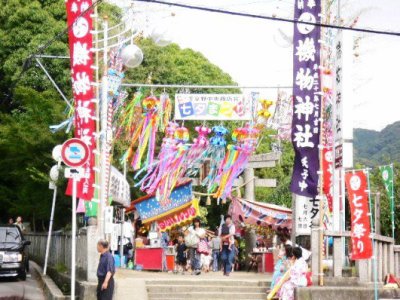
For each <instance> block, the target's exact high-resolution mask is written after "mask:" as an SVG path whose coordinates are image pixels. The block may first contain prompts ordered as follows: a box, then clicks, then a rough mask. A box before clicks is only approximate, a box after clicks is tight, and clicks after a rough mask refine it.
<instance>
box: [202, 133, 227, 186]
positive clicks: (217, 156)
mask: <svg viewBox="0 0 400 300" xmlns="http://www.w3.org/2000/svg"><path fill="white" fill-rule="evenodd" d="M212 131H213V133H214V136H213V137H212V138H211V139H210V145H209V146H208V148H207V150H206V151H205V157H207V158H210V159H211V160H210V172H209V173H208V175H207V177H206V178H204V180H203V182H202V185H203V186H207V190H208V191H209V192H210V191H212V190H213V188H214V186H215V178H216V177H217V175H218V170H219V168H220V166H221V163H222V162H223V160H224V158H225V147H226V140H225V135H226V134H227V133H228V129H226V128H225V127H224V126H222V125H220V126H214V127H213V128H212Z"/></svg>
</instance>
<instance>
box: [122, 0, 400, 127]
mask: <svg viewBox="0 0 400 300" xmlns="http://www.w3.org/2000/svg"><path fill="white" fill-rule="evenodd" d="M337 1H338V0H336V1H333V2H334V4H333V5H337ZM123 2H124V1H121V0H119V1H118V3H119V4H120V5H121V3H123ZM125 2H126V3H127V2H129V1H126V0H125ZM169 2H177V3H185V4H190V5H197V6H204V7H213V8H219V9H225V10H231V11H239V12H248V13H252V14H260V15H266V16H272V15H276V16H277V17H285V18H293V7H294V0H169ZM340 6H341V17H342V18H343V19H344V20H346V21H347V23H351V22H352V20H353V19H354V18H355V17H356V16H359V19H358V22H357V24H356V27H359V28H372V29H378V30H389V31H399V32H400V19H399V18H398V15H397V13H398V12H399V11H400V1H398V0H379V1H377V0H341V1H340ZM134 7H135V16H136V18H137V21H138V22H139V24H141V26H145V27H147V28H148V30H149V31H151V30H152V28H154V27H159V28H160V27H162V28H167V29H168V31H167V35H168V36H170V37H171V40H172V41H173V42H175V43H177V44H179V45H180V46H181V47H183V48H192V49H194V50H196V51H199V52H201V53H202V54H204V55H205V56H206V57H207V58H208V59H209V60H210V61H211V62H212V63H214V64H216V65H218V66H219V67H220V68H221V69H222V70H224V71H225V72H227V73H229V74H230V75H231V76H232V78H233V80H234V81H236V82H237V83H238V84H239V85H245V86H292V81H293V79H292V76H293V75H292V60H293V58H292V56H293V47H292V45H291V43H290V40H291V37H292V35H293V33H292V32H293V24H288V23H282V22H277V21H268V20H257V19H252V18H244V17H237V16H227V15H221V14H215V13H210V12H201V11H196V10H188V9H184V8H176V7H170V6H162V5H156V4H150V3H141V2H135V4H134ZM172 14H173V15H174V16H172ZM280 32H283V33H284V34H285V35H286V36H287V37H288V38H289V41H288V40H286V39H285V38H284V37H283V36H282V34H281V33H280ZM355 37H356V38H357V37H358V38H360V39H359V43H358V45H359V47H358V48H357V49H355V50H354V53H353V54H356V55H357V56H355V55H354V56H353V57H354V62H353V63H354V64H353V66H352V68H353V71H352V74H351V75H352V76H351V78H352V84H353V92H354V95H353V97H351V99H346V98H344V99H345V101H351V107H352V108H353V113H352V116H353V120H352V122H353V126H354V127H356V128H367V129H373V130H381V129H383V128H384V127H385V126H386V125H388V124H391V123H393V122H395V121H398V120H400V96H399V93H398V92H396V91H395V87H396V86H398V85H399V83H398V81H399V79H398V78H399V77H400V76H399V74H398V73H399V72H400V59H399V58H398V55H399V53H400V37H392V36H382V35H373V34H359V33H357V34H356V35H355ZM289 91H290V90H289ZM261 94H262V95H265V96H266V97H268V98H272V99H273V98H276V94H277V90H276V89H266V90H264V89H263V90H261ZM344 97H345V96H344Z"/></svg>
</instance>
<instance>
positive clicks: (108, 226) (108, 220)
mask: <svg viewBox="0 0 400 300" xmlns="http://www.w3.org/2000/svg"><path fill="white" fill-rule="evenodd" d="M113 212H114V207H113V206H106V207H105V208H104V233H106V234H108V233H112V232H113Z"/></svg>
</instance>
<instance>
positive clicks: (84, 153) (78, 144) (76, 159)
mask: <svg viewBox="0 0 400 300" xmlns="http://www.w3.org/2000/svg"><path fill="white" fill-rule="evenodd" d="M61 158H62V161H63V162H64V163H65V164H66V165H67V166H69V167H71V168H66V169H65V177H66V178H71V179H72V234H71V236H72V240H71V241H72V251H71V299H75V261H76V186H77V183H78V181H79V180H80V179H81V178H85V175H86V174H84V172H83V168H79V167H80V166H82V165H84V164H85V163H86V162H87V161H88V159H89V147H88V146H87V145H86V143H85V142H84V141H82V140H81V139H77V138H73V139H69V140H67V141H66V142H65V143H64V144H63V145H62V148H61ZM88 175H90V174H88Z"/></svg>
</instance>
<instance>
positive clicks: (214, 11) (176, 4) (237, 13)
mask: <svg viewBox="0 0 400 300" xmlns="http://www.w3.org/2000/svg"><path fill="white" fill-rule="evenodd" d="M135 1H138V2H147V3H154V4H161V5H170V6H176V7H182V8H187V9H194V10H201V11H207V12H213V13H219V14H225V15H231V16H239V17H248V18H255V19H263V20H270V21H278V22H285V23H292V24H304V25H314V26H319V27H323V28H332V29H338V30H347V31H356V32H364V33H373V34H382V35H391V36H400V32H396V31H383V30H374V29H367V28H353V27H347V26H340V25H333V24H323V23H320V22H307V21H301V20H295V19H287V18H279V17H269V16H263V15H255V14H250V13H244V12H236V11H229V10H223V9H217V8H211V7H203V6H194V5H188V4H182V3H174V2H166V1H160V0H135Z"/></svg>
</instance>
